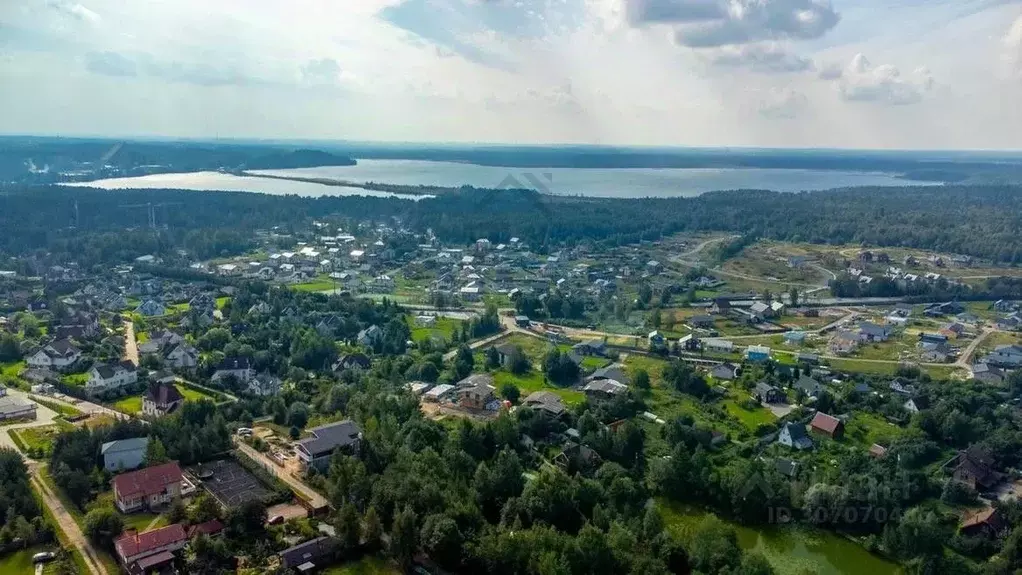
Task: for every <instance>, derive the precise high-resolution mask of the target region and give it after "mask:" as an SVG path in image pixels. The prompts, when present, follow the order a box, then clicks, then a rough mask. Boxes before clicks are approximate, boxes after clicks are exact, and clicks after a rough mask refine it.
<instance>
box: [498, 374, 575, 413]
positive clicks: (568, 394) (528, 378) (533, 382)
mask: <svg viewBox="0 0 1022 575" xmlns="http://www.w3.org/2000/svg"><path fill="white" fill-rule="evenodd" d="M508 383H510V384H512V385H514V386H515V387H517V388H518V390H519V391H521V393H522V397H523V398H524V397H525V396H527V395H529V394H530V393H532V392H534V391H552V392H554V393H556V394H557V395H559V396H560V397H561V399H562V400H564V403H565V404H567V405H575V404H577V403H582V400H584V399H585V394H583V393H582V392H581V391H575V390H574V389H565V388H561V387H557V386H555V385H550V384H549V383H547V384H544V383H543V374H542V373H540V372H539V371H536V370H535V369H533V370H531V371H529V373H526V374H525V375H515V374H513V373H511V372H508V371H504V370H500V371H496V372H494V373H493V385H494V386H495V387H496V388H497V393H498V394H499V393H500V388H501V387H503V386H504V385H505V384H508Z"/></svg>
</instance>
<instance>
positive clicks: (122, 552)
mask: <svg viewBox="0 0 1022 575" xmlns="http://www.w3.org/2000/svg"><path fill="white" fill-rule="evenodd" d="M187 543H188V535H187V534H186V533H185V528H184V526H182V525H181V524H180V523H175V524H173V525H168V526H166V527H161V528H159V529H153V530H152V531H146V532H145V533H139V532H138V531H136V530H134V529H129V530H127V531H125V532H124V533H123V534H122V535H121V536H120V537H119V538H118V539H117V540H116V541H114V550H115V551H116V552H117V559H118V560H120V562H121V565H123V566H124V568H125V569H126V570H127V571H128V573H150V572H152V571H153V570H155V569H157V568H159V567H160V566H162V565H166V564H168V563H170V562H172V561H173V560H174V552H176V551H180V550H181V549H184V546H185V544H187Z"/></svg>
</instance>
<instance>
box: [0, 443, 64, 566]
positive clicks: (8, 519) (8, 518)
mask: <svg viewBox="0 0 1022 575" xmlns="http://www.w3.org/2000/svg"><path fill="white" fill-rule="evenodd" d="M0 510H2V514H0V518H2V519H3V526H2V527H0V555H2V554H4V553H7V552H8V551H13V550H15V549H24V548H26V547H29V546H32V545H35V544H36V543H42V542H45V541H50V540H51V539H52V538H53V529H52V528H51V527H50V526H49V525H47V524H46V520H45V519H44V518H43V516H42V510H41V509H40V508H39V503H38V502H37V501H36V499H35V497H34V496H33V495H32V487H31V486H30V485H29V479H28V469H26V467H25V462H24V461H23V460H22V459H21V455H19V454H18V452H16V451H14V450H12V449H7V448H3V449H0Z"/></svg>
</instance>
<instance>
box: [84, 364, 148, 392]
mask: <svg viewBox="0 0 1022 575" xmlns="http://www.w3.org/2000/svg"><path fill="white" fill-rule="evenodd" d="M136 383H138V368H137V367H135V364H133V363H131V362H130V361H121V362H119V363H100V364H96V365H94V366H92V369H90V370H89V379H88V381H86V382H85V389H86V390H88V391H89V392H93V393H94V392H104V391H110V390H112V389H120V388H122V387H125V386H128V385H134V384H136Z"/></svg>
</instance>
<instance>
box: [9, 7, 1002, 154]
mask: <svg viewBox="0 0 1022 575" xmlns="http://www.w3.org/2000/svg"><path fill="white" fill-rule="evenodd" d="M0 86H2V87H3V89H0V106H2V107H3V109H4V110H5V114H3V115H0V132H4V133H44V134H69V135H70V134H75V135H84V134H88V135H120V136H129V135H147V136H171V137H218V136H219V137H260V138H335V139H349V140H392V141H447V142H512V143H599V144H645V145H698V146H798V147H812V146H826V147H857V148H862V147H865V148H951V149H965V148H984V149H1004V148H1011V149H1018V148H1022V136H1019V134H1020V133H1022V106H1019V105H1018V104H1017V102H1019V101H1022V0H886V1H885V0H857V1H856V0H344V1H341V2H338V1H336V0H292V1H290V2H278V1H276V0H218V1H216V2H208V1H207V0H176V1H174V2H168V1H160V0H138V1H133V2H124V1H123V0H20V1H19V2H0Z"/></svg>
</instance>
